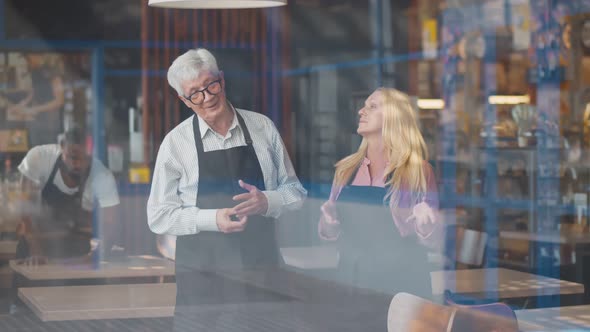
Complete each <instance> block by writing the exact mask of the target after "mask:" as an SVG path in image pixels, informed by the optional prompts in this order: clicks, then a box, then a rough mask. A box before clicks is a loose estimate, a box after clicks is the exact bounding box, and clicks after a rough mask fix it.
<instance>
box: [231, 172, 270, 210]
mask: <svg viewBox="0 0 590 332" xmlns="http://www.w3.org/2000/svg"><path fill="white" fill-rule="evenodd" d="M239 184H240V187H242V188H244V189H246V190H247V191H248V192H247V193H243V194H240V195H236V196H234V197H233V199H234V201H243V202H242V203H240V204H238V205H236V206H235V207H234V210H235V212H236V214H237V215H238V216H239V217H242V216H252V215H263V214H265V213H266V210H268V200H267V199H266V196H265V195H264V193H263V192H262V191H260V190H258V188H256V187H255V186H253V185H251V184H248V183H246V182H244V181H242V180H240V181H239Z"/></svg>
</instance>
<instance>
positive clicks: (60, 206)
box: [17, 155, 92, 258]
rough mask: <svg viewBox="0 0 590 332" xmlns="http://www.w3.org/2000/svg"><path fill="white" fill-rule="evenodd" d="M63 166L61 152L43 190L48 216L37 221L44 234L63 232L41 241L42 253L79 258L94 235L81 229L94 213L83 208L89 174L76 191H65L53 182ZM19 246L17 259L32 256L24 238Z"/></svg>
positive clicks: (49, 255)
mask: <svg viewBox="0 0 590 332" xmlns="http://www.w3.org/2000/svg"><path fill="white" fill-rule="evenodd" d="M61 166H63V160H62V157H61V155H59V156H58V158H57V161H56V162H55V164H54V165H53V169H52V170H51V173H50V175H49V178H48V179H47V182H46V184H45V186H44V187H43V190H42V191H41V199H42V202H43V205H44V207H45V208H48V211H49V215H46V216H43V218H42V220H41V219H40V220H39V221H38V222H36V227H37V228H38V232H39V233H40V234H41V235H43V234H45V235H47V234H51V233H59V234H61V235H60V236H56V237H50V238H42V239H40V240H39V246H40V249H41V253H40V254H42V255H44V256H47V257H49V258H71V257H79V256H83V255H86V254H88V253H89V252H90V238H91V234H90V233H89V232H84V231H83V230H82V229H81V228H82V227H84V226H87V225H90V221H91V219H90V218H91V216H92V215H91V213H90V212H88V211H85V210H84V209H83V208H82V197H83V193H84V189H85V187H86V180H87V174H88V173H87V174H85V175H84V176H83V177H82V180H81V181H80V184H79V186H78V191H77V192H76V193H74V194H71V195H70V194H66V193H64V192H63V191H61V190H60V189H59V188H58V187H57V186H56V185H55V184H54V179H55V175H56V174H57V172H58V171H59V169H60V167H61ZM18 247H19V248H18V250H17V256H18V257H17V258H26V257H28V256H29V255H30V252H29V246H28V244H27V243H26V241H25V240H24V238H23V239H20V241H19V245H18Z"/></svg>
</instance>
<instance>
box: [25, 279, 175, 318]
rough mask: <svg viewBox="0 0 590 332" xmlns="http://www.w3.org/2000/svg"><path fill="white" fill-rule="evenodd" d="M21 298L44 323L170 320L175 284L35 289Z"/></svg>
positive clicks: (27, 291) (27, 290)
mask: <svg viewBox="0 0 590 332" xmlns="http://www.w3.org/2000/svg"><path fill="white" fill-rule="evenodd" d="M18 296H19V298H20V299H21V300H22V301H23V302H24V303H25V304H27V305H28V306H29V308H30V309H31V310H32V311H33V312H34V313H35V314H36V315H37V316H38V317H39V319H41V320H42V321H61V320H90V319H115V318H117V319H118V318H148V317H170V316H172V315H173V314H174V303H175V299H176V284H175V283H163V284H132V285H94V286H64V287H32V288H19V289H18Z"/></svg>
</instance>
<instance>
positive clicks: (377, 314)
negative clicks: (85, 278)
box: [19, 283, 388, 332]
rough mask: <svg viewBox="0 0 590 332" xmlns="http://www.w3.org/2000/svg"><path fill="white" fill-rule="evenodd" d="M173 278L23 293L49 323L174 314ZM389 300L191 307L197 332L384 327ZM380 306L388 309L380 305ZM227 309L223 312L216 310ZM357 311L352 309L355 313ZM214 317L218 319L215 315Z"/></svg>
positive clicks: (315, 331)
mask: <svg viewBox="0 0 590 332" xmlns="http://www.w3.org/2000/svg"><path fill="white" fill-rule="evenodd" d="M175 296H176V286H175V284H173V283H163V284H133V285H94V286H67V287H34V288H20V289H19V297H20V298H21V299H22V300H23V302H24V303H26V304H27V305H28V306H29V307H30V308H31V310H32V311H33V312H34V313H35V314H36V315H37V316H38V317H39V318H40V319H41V320H42V321H45V322H48V321H64V320H94V319H127V318H147V317H171V316H173V315H174V306H175ZM387 303H388V302H386V303H375V304H372V305H369V304H367V306H365V307H363V308H361V309H359V308H358V307H357V306H356V305H354V304H352V303H350V304H347V303H341V304H339V305H334V304H333V303H331V304H327V303H304V302H300V301H295V300H294V301H273V302H249V303H241V304H238V303H231V304H220V305H203V306H200V307H197V308H195V309H196V310H195V311H194V312H191V315H190V318H191V321H190V323H189V324H191V325H190V326H191V328H193V329H194V330H195V331H218V330H219V326H220V325H221V326H224V330H232V331H234V330H235V331H245V332H249V331H252V332H254V331H256V332H259V331H294V330H296V331H299V332H308V331H309V332H320V331H321V332H326V331H328V332H330V331H338V332H348V331H351V332H352V331H355V332H356V331H359V330H362V329H359V327H361V326H371V325H375V324H377V325H379V326H381V327H383V329H379V330H385V327H386V324H387V322H386V313H387ZM375 306H379V307H380V308H381V309H383V310H375V308H376V307H375ZM213 311H214V312H218V313H219V312H223V313H224V314H223V315H221V316H217V315H211V314H210V313H211V312H213ZM351 313H352V314H351ZM212 317H213V319H212Z"/></svg>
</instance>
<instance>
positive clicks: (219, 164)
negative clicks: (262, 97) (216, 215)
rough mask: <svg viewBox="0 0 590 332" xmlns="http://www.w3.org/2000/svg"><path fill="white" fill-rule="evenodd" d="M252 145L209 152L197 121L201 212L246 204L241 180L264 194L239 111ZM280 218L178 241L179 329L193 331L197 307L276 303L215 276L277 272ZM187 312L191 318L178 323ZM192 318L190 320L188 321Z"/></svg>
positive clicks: (252, 219) (261, 219)
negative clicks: (274, 269) (242, 201)
mask: <svg viewBox="0 0 590 332" xmlns="http://www.w3.org/2000/svg"><path fill="white" fill-rule="evenodd" d="M234 112H235V115H236V116H237V118H238V121H239V124H240V127H241V129H242V132H243V134H244V138H245V141H246V144H247V145H246V146H239V147H234V148H230V149H226V150H217V151H209V152H205V151H204V149H203V142H202V140H201V132H200V129H199V120H198V118H197V116H194V118H193V131H194V137H195V145H196V148H197V155H198V162H199V188H198V194H197V203H196V204H197V206H198V207H199V208H201V209H222V208H231V207H233V206H235V205H237V204H239V203H240V202H235V201H233V200H232V197H233V196H234V195H237V194H241V193H244V192H245V190H244V189H242V188H241V187H240V186H239V185H238V180H240V179H242V180H243V181H245V182H247V183H250V184H252V185H254V186H256V187H257V188H258V189H259V190H264V189H265V185H264V178H263V175H262V170H261V168H260V163H259V161H258V157H257V156H256V153H255V151H254V146H253V145H252V139H251V137H250V133H249V131H248V128H247V127H246V125H245V123H244V120H243V119H242V117H241V116H240V114H239V113H238V112H237V111H235V110H234ZM274 223H275V221H274V219H272V218H267V217H262V216H249V217H248V223H247V225H246V228H245V229H244V231H242V232H238V233H230V234H225V233H221V232H208V231H204V232H200V233H198V234H194V235H183V236H178V237H177V239H176V285H177V294H176V312H175V330H184V329H183V328H182V326H184V327H185V328H187V329H189V330H190V327H191V325H192V326H194V324H191V322H190V317H191V314H190V312H191V310H198V308H195V306H199V305H208V304H212V305H213V304H223V303H245V302H249V301H258V300H261V301H265V300H272V299H273V297H274V296H273V295H272V294H267V293H265V292H264V291H260V292H259V291H258V289H255V288H253V287H248V286H245V285H243V284H241V283H239V282H232V281H230V280H228V279H224V278H222V277H220V276H219V275H217V274H215V272H216V271H219V270H224V271H231V270H242V269H254V268H272V267H276V266H278V264H279V255H278V252H279V251H278V246H277V242H276V237H275V227H274ZM183 313H188V314H186V315H187V316H188V320H184V322H182V323H181V324H179V323H178V317H179V316H181V315H182V314H183ZM185 318H186V317H185Z"/></svg>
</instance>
